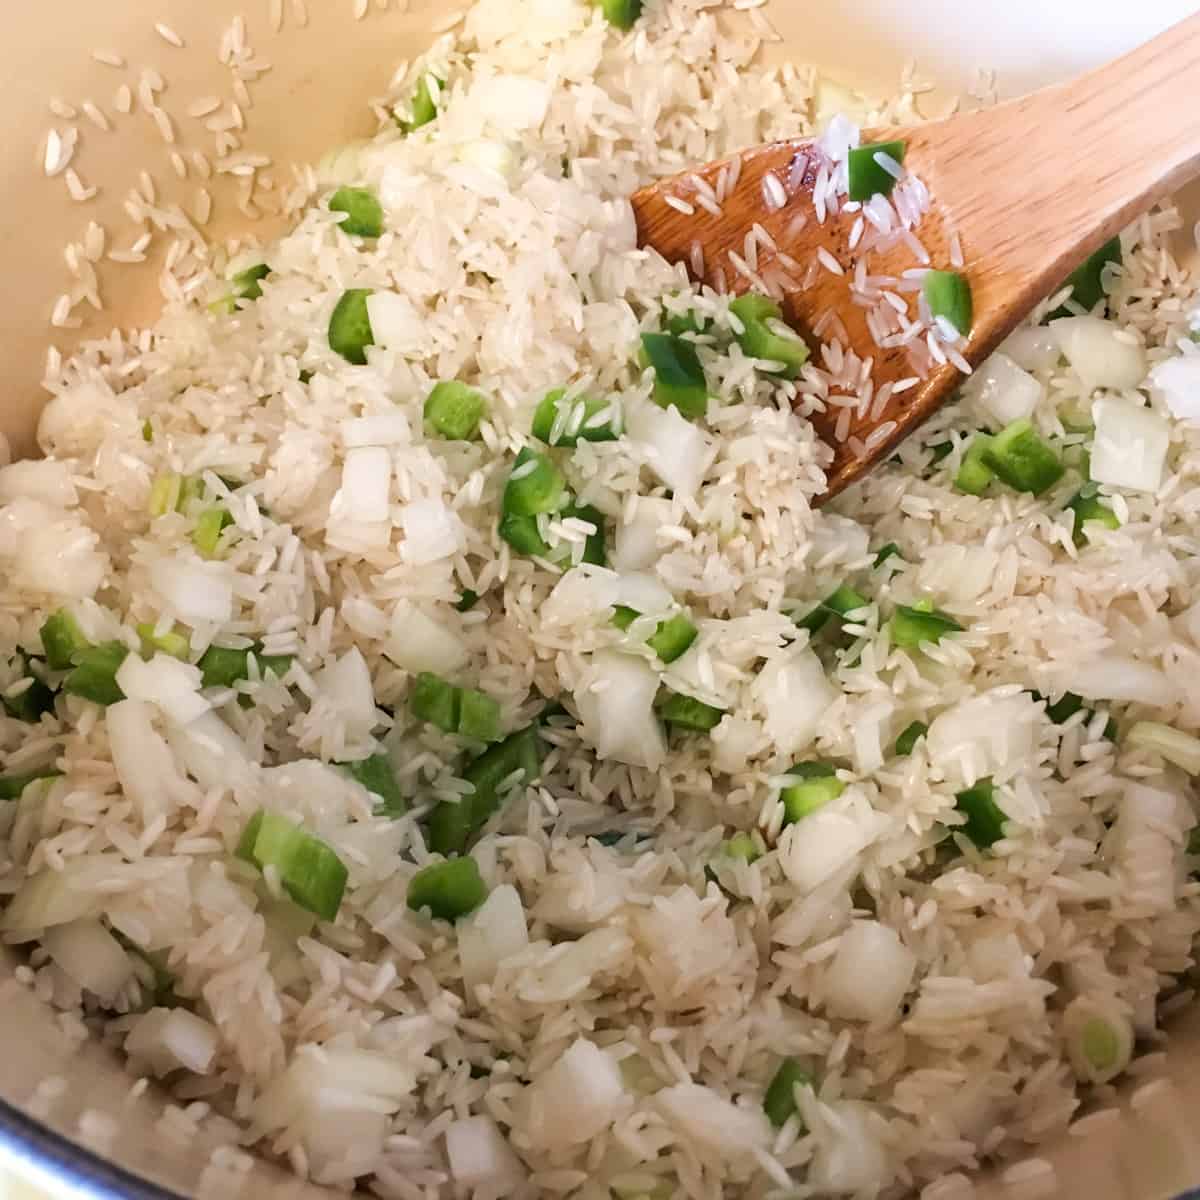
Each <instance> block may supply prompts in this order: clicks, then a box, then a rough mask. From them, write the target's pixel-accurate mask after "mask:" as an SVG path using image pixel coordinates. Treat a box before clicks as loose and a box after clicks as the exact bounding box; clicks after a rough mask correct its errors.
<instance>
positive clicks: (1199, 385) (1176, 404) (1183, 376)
mask: <svg viewBox="0 0 1200 1200" xmlns="http://www.w3.org/2000/svg"><path fill="white" fill-rule="evenodd" d="M1149 383H1150V394H1151V395H1152V396H1153V397H1154V398H1155V399H1157V400H1158V401H1160V402H1161V403H1162V404H1163V405H1165V406H1166V408H1167V409H1168V411H1169V412H1170V413H1171V415H1172V416H1173V417H1178V418H1180V420H1183V421H1200V354H1181V355H1180V356H1179V357H1178V358H1169V359H1167V361H1166V362H1160V363H1159V364H1158V366H1156V367H1155V368H1154V370H1153V371H1151V372H1150V380H1149ZM10 469H11V468H10Z"/></svg>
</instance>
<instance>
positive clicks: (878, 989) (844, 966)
mask: <svg viewBox="0 0 1200 1200" xmlns="http://www.w3.org/2000/svg"><path fill="white" fill-rule="evenodd" d="M916 969H917V956H916V955H915V954H913V952H912V951H911V950H910V949H909V948H908V947H907V946H905V945H904V943H903V942H901V940H900V936H899V935H898V934H897V933H896V931H895V930H894V929H891V928H890V927H889V926H887V925H882V924H880V923H879V922H878V921H855V922H854V923H853V924H852V925H851V926H850V928H849V929H848V930H846V932H845V933H843V934H842V937H841V940H840V941H839V942H838V948H837V953H836V954H835V955H834V957H833V961H832V962H831V963H830V964H829V968H828V970H827V971H826V973H825V1002H826V1004H827V1005H828V1007H829V1010H830V1012H832V1013H834V1014H836V1015H837V1016H840V1017H846V1018H849V1019H851V1020H857V1021H872V1022H878V1021H890V1020H892V1019H893V1018H894V1017H895V1016H896V1014H897V1013H898V1012H899V1011H900V1002H901V1001H902V1000H903V999H904V994H905V992H907V991H908V989H909V986H910V985H911V984H912V978H913V973H914V972H915V971H916Z"/></svg>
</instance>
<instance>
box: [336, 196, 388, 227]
mask: <svg viewBox="0 0 1200 1200" xmlns="http://www.w3.org/2000/svg"><path fill="white" fill-rule="evenodd" d="M329 209H330V211H331V212H340V213H345V214H346V219H345V220H344V221H343V222H342V223H341V229H342V232H343V233H349V234H352V235H353V236H355V237H365V238H377V237H379V235H380V234H381V233H383V205H382V204H380V203H379V197H378V196H376V195H375V193H374V192H373V191H371V189H370V188H352V187H341V188H338V190H337V191H336V192H334V193H333V196H332V197H331V198H330V200H329Z"/></svg>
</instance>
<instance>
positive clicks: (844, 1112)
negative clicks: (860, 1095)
mask: <svg viewBox="0 0 1200 1200" xmlns="http://www.w3.org/2000/svg"><path fill="white" fill-rule="evenodd" d="M823 1107H825V1106H823ZM827 1112H828V1117H827V1118H826V1120H825V1122H824V1124H825V1125H826V1126H828V1128H827V1129H826V1130H825V1131H824V1134H825V1136H823V1137H820V1138H818V1139H817V1144H816V1148H815V1149H814V1151H813V1159H812V1165H811V1166H810V1168H809V1173H808V1182H809V1184H810V1185H811V1186H812V1187H813V1188H815V1189H816V1192H817V1194H818V1195H830V1194H837V1195H850V1194H853V1195H856V1196H860V1195H861V1196H869V1195H876V1194H877V1193H878V1192H879V1190H880V1189H881V1188H882V1187H883V1186H884V1184H885V1183H886V1181H887V1180H888V1178H889V1176H890V1174H891V1171H890V1168H889V1164H888V1156H887V1152H886V1150H885V1149H884V1146H883V1144H882V1143H881V1142H880V1140H879V1138H878V1137H877V1136H876V1135H875V1133H874V1131H873V1130H872V1128H871V1121H870V1117H871V1114H872V1110H871V1107H870V1105H868V1104H865V1103H863V1102H862V1101H860V1100H840V1101H836V1102H835V1103H833V1104H830V1105H828V1106H827Z"/></svg>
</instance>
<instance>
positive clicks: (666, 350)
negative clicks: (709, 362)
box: [642, 333, 708, 420]
mask: <svg viewBox="0 0 1200 1200" xmlns="http://www.w3.org/2000/svg"><path fill="white" fill-rule="evenodd" d="M642 355H643V361H644V362H645V364H646V365H647V366H649V367H651V368H652V369H653V371H654V403H655V404H657V405H658V406H659V407H660V408H670V407H671V406H672V405H674V406H675V407H676V408H677V409H678V410H679V414H680V416H684V417H687V418H688V420H695V418H696V417H702V416H704V414H705V412H706V411H707V410H708V385H707V384H706V383H705V380H704V367H703V366H702V365H701V363H700V358H699V356H698V355H697V353H696V347H695V345H694V344H693V343H691V342H689V341H687V340H686V339H684V338H677V337H672V336H671V334H669V333H643V334H642Z"/></svg>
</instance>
